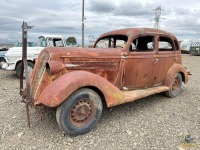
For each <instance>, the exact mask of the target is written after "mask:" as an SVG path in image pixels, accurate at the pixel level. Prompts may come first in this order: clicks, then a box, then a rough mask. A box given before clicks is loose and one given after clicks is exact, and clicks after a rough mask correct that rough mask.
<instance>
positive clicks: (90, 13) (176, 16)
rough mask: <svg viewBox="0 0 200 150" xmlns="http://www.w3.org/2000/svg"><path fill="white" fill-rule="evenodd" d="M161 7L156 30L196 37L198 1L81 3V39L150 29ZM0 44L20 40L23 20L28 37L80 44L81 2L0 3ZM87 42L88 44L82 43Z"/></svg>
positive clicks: (7, 0)
mask: <svg viewBox="0 0 200 150" xmlns="http://www.w3.org/2000/svg"><path fill="white" fill-rule="evenodd" d="M159 5H161V6H162V8H163V10H164V11H162V16H161V17H162V18H165V19H163V20H161V22H160V27H161V29H163V30H167V31H170V32H172V33H174V34H175V35H177V36H178V38H180V39H183V38H187V37H191V38H193V37H194V38H196V37H198V36H199V35H200V30H199V27H200V20H199V14H200V3H199V0H191V1H182V0H176V1H174V0H143V1H141V0H109V1H108V0H101V1H99V0H85V17H86V20H85V36H86V40H87V36H88V35H94V36H99V35H100V34H101V33H103V32H107V31H110V30H114V29H119V28H128V27H153V26H154V22H153V21H152V20H153V19H154V11H153V9H155V8H156V7H157V6H159ZM0 6H1V9H0V13H1V16H0V42H1V41H2V39H6V41H15V40H17V39H20V38H21V25H22V21H23V20H25V21H27V22H28V24H29V25H33V26H34V28H33V29H31V30H30V31H29V37H30V38H31V39H36V38H37V37H38V36H39V35H41V34H61V35H64V36H65V37H66V38H67V37H69V36H75V37H76V38H77V39H78V42H79V43H80V41H81V23H82V21H81V18H82V16H81V13H82V12H81V11H82V10H81V9H82V1H73V0H67V1H55V0H48V2H47V1H39V0H34V1H29V0H17V1H16V0H2V1H1V2H0ZM86 42H88V41H86Z"/></svg>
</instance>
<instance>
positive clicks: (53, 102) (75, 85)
mask: <svg viewBox="0 0 200 150" xmlns="http://www.w3.org/2000/svg"><path fill="white" fill-rule="evenodd" d="M86 86H93V87H96V88H98V89H99V90H100V91H101V92H102V93H103V95H104V97H105V100H106V103H107V106H108V107H110V106H113V105H116V104H117V103H120V102H122V101H124V97H123V95H122V92H121V91H120V90H119V89H118V88H117V87H116V86H114V85H113V84H112V83H110V82H109V81H107V80H106V79H104V78H102V77H100V76H98V75H96V74H93V73H90V72H86V71H73V72H69V73H66V74H64V75H62V76H60V77H59V78H58V79H56V80H54V81H53V82H52V83H51V84H49V85H48V86H47V87H46V88H45V89H44V91H43V92H42V93H41V95H40V97H39V99H38V100H37V101H36V102H35V105H38V104H44V105H46V106H49V107H56V106H58V105H60V104H61V103H62V102H63V101H64V100H65V99H66V98H67V97H69V96H70V95H71V94H72V93H73V92H74V91H76V90H77V89H79V88H81V87H86Z"/></svg>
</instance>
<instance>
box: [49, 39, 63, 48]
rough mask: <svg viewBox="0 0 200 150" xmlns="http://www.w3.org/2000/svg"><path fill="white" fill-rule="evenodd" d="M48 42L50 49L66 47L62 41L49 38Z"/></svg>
mask: <svg viewBox="0 0 200 150" xmlns="http://www.w3.org/2000/svg"><path fill="white" fill-rule="evenodd" d="M48 42H49V46H50V47H63V46H64V45H63V41H62V39H56V38H49V39H48Z"/></svg>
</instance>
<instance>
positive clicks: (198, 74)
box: [0, 55, 200, 150]
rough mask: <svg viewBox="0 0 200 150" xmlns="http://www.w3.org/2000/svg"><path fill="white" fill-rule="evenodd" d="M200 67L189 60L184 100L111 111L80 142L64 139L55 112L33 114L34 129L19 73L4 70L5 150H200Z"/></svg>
mask: <svg viewBox="0 0 200 150" xmlns="http://www.w3.org/2000/svg"><path fill="white" fill-rule="evenodd" d="M199 62H200V57H198V56H190V55H183V64H184V66H186V67H187V68H188V69H189V70H190V72H191V73H192V76H190V79H189V83H188V84H187V85H183V88H182V92H181V94H180V95H179V96H178V97H176V98H167V97H165V96H164V95H163V94H158V95H153V96H149V97H147V98H143V99H140V100H138V101H135V102H132V103H128V104H124V105H120V106H116V107H113V108H105V109H104V111H103V114H102V117H101V119H100V122H99V123H98V124H97V126H96V127H95V128H94V129H93V130H92V131H91V132H89V133H87V134H85V135H81V136H76V137H70V136H68V135H64V134H63V132H62V131H61V130H60V129H59V127H58V125H57V123H56V119H55V110H54V109H49V108H48V109H45V112H44V113H43V115H42V114H41V113H40V114H39V113H37V112H38V111H36V110H35V109H34V108H32V109H31V128H30V129H29V128H28V127H27V122H26V112H25V104H23V103H20V101H21V97H20V96H19V79H18V78H17V76H16V75H15V72H9V71H8V72H7V71H4V70H1V69H0V85H1V86H0V107H1V109H0V118H1V120H0V149H1V150H4V149H9V150H10V149H13V150H14V149H16V150H17V149H19V150H21V149H26V150H28V149H31V150H32V149H33V150H34V149H44V150H45V149H56V150H58V149H65V150H93V149H95V150H96V149H98V150H101V149H104V150H110V149H111V150H112V149H117V150H120V149H123V150H132V149H136V150H150V149H151V150H154V149H158V150H165V149H166V150H176V149H178V150H184V149H200V117H199V116H200V97H199V91H200V80H199V79H200V64H199ZM187 135H189V136H190V138H189V140H190V141H189V142H188V143H187V142H186V141H185V136H187Z"/></svg>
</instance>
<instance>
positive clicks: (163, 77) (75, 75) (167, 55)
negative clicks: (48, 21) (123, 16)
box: [20, 28, 188, 135]
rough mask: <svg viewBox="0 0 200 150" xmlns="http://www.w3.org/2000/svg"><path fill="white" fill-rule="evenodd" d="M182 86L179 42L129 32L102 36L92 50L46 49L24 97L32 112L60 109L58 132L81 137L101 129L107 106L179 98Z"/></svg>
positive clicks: (154, 33)
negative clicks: (38, 108)
mask: <svg viewBox="0 0 200 150" xmlns="http://www.w3.org/2000/svg"><path fill="white" fill-rule="evenodd" d="M119 44H123V45H121V46H119ZM182 82H184V83H185V84H186V83H187V82H188V72H187V70H186V69H185V68H184V67H183V66H182V57H181V49H180V46H179V43H178V40H177V39H176V37H175V36H174V35H173V34H171V33H169V32H165V31H162V30H157V29H149V28H129V29H121V30H115V31H111V32H107V33H105V34H102V35H101V36H100V37H99V38H98V39H97V40H96V42H95V43H94V46H93V48H69V47H66V48H59V47H50V48H46V49H44V50H43V51H42V52H41V53H40V55H39V56H38V58H37V60H36V63H35V67H34V69H33V71H32V73H31V75H30V83H29V84H28V86H27V87H30V90H26V89H20V92H21V95H22V97H26V98H27V96H26V94H27V93H28V95H30V98H29V99H27V101H28V102H30V103H28V104H31V106H41V105H44V106H48V107H54V108H57V111H56V119H57V122H58V125H59V126H60V128H61V129H62V130H63V131H64V132H65V133H67V134H69V135H79V134H84V133H86V132H88V131H90V130H91V129H92V128H93V127H94V126H95V125H96V124H97V122H98V121H99V119H100V117H101V114H102V109H103V104H105V105H106V106H107V107H112V106H116V105H119V104H123V103H127V102H131V101H134V100H137V99H140V98H143V97H146V96H149V95H152V94H156V93H161V92H164V93H165V94H166V95H167V96H168V97H176V96H178V95H179V94H180V91H181V86H182ZM147 107H148V106H147ZM149 113H150V112H149Z"/></svg>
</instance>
